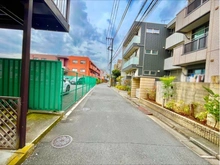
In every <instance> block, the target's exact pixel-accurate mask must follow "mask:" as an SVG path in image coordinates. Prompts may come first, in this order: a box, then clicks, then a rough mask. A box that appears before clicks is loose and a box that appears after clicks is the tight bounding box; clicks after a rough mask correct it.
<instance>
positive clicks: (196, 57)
mask: <svg viewBox="0 0 220 165" xmlns="http://www.w3.org/2000/svg"><path fill="white" fill-rule="evenodd" d="M189 44H190V43H189ZM184 48H185V45H179V46H177V47H175V48H174V49H173V50H174V52H173V65H175V66H186V65H192V64H199V63H204V62H205V61H206V53H207V49H206V48H205V47H204V49H199V50H197V51H196V50H195V51H191V52H188V53H187V54H184Z"/></svg>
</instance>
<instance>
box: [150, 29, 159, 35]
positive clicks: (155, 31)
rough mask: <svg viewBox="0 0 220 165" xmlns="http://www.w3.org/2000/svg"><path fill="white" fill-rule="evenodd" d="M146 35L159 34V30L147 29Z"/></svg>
mask: <svg viewBox="0 0 220 165" xmlns="http://www.w3.org/2000/svg"><path fill="white" fill-rule="evenodd" d="M147 33H152V34H153V33H154V34H160V30H159V29H147Z"/></svg>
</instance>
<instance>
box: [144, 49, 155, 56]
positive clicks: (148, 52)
mask: <svg viewBox="0 0 220 165" xmlns="http://www.w3.org/2000/svg"><path fill="white" fill-rule="evenodd" d="M146 54H150V55H158V50H149V49H147V50H146Z"/></svg>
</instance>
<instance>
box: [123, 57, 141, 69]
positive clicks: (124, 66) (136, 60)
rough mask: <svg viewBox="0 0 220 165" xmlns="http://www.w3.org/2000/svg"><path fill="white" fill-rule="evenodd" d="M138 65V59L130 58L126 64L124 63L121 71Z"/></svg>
mask: <svg viewBox="0 0 220 165" xmlns="http://www.w3.org/2000/svg"><path fill="white" fill-rule="evenodd" d="M136 64H138V57H132V58H130V59H129V60H128V61H127V62H125V63H124V65H123V67H122V69H125V68H126V67H128V66H129V65H136Z"/></svg>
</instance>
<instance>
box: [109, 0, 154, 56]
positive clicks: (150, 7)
mask: <svg viewBox="0 0 220 165" xmlns="http://www.w3.org/2000/svg"><path fill="white" fill-rule="evenodd" d="M153 2H154V3H153ZM157 2H158V0H152V1H151V3H150V4H149V5H148V7H147V9H146V10H145V12H144V13H143V14H142V16H141V18H140V20H139V21H138V24H137V26H136V28H135V29H133V31H134V30H136V29H137V28H138V26H140V24H141V23H142V21H143V20H144V19H145V18H146V16H147V15H148V14H149V13H150V12H151V10H152V9H153V7H154V6H155V5H156V4H157ZM145 4H146V1H145V2H144V3H143V5H142V7H141V9H140V10H139V12H138V14H137V16H136V18H135V21H136V19H137V18H138V16H139V14H140V13H141V11H142V10H143V8H144V6H145ZM131 32H132V31H131ZM126 37H127V35H126V36H125V37H124V39H123V40H122V42H121V44H120V46H119V47H118V48H117V50H116V52H115V54H114V56H113V58H112V60H114V59H115V58H116V57H117V56H118V54H119V53H117V51H118V50H119V49H120V48H121V46H122V43H123V42H124V40H125V38H126Z"/></svg>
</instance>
